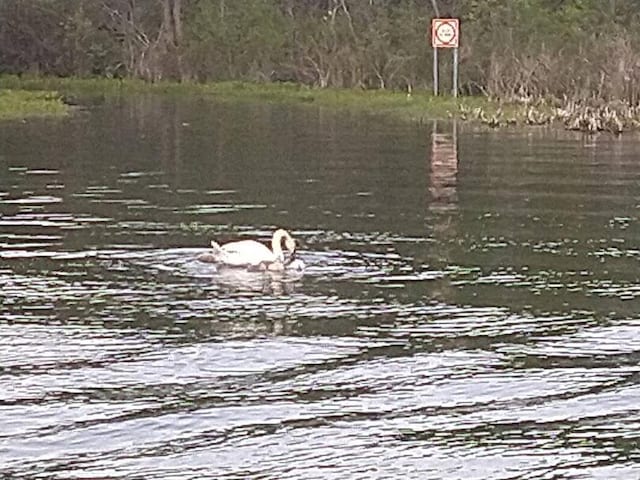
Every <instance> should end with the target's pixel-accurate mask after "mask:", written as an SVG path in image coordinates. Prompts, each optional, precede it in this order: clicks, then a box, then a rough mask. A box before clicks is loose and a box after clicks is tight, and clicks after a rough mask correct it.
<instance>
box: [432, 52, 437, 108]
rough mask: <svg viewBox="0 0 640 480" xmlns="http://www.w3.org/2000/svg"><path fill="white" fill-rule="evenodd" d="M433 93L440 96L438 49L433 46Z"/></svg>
mask: <svg viewBox="0 0 640 480" xmlns="http://www.w3.org/2000/svg"><path fill="white" fill-rule="evenodd" d="M433 94H434V95H435V96H436V97H437V96H438V49H437V48H435V47H434V48H433Z"/></svg>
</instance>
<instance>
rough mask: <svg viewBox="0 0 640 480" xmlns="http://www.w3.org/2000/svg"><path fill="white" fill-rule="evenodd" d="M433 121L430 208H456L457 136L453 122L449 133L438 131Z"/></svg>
mask: <svg viewBox="0 0 640 480" xmlns="http://www.w3.org/2000/svg"><path fill="white" fill-rule="evenodd" d="M436 127H437V123H436V122H434V125H433V133H432V136H431V168H430V170H429V193H430V194H431V204H430V208H431V209H437V210H450V209H454V208H456V203H457V200H458V198H457V193H456V181H457V176H458V146H457V143H458V138H457V129H456V124H455V122H454V123H453V130H452V132H451V133H438V132H437V128H436Z"/></svg>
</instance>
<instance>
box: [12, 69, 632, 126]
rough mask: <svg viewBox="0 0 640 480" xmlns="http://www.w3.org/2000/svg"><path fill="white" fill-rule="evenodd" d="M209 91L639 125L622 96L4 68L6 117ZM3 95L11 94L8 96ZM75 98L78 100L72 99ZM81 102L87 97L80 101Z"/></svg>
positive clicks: (336, 104)
mask: <svg viewBox="0 0 640 480" xmlns="http://www.w3.org/2000/svg"><path fill="white" fill-rule="evenodd" d="M144 93H153V94H166V95H190V94H197V95H204V96H211V97H213V98H215V99H216V100H218V101H233V102H266V103H282V104H287V103H289V104H307V105H314V106H319V107H327V108H334V109H338V110H351V111H360V112H363V113H367V114H374V115H387V116H394V117H396V118H398V119H400V120H404V121H409V122H417V123H423V122H426V121H430V120H444V119H458V120H462V121H465V122H471V123H476V124H481V125H485V126H487V127H488V128H495V129H503V128H509V127H527V126H551V127H552V128H563V129H565V130H574V131H582V132H586V133H590V134H595V133H598V132H610V133H612V134H615V135H619V134H621V133H623V132H626V131H632V130H638V129H640V107H635V106H629V105H626V104H622V103H620V102H617V103H616V102H606V101H600V102H597V101H594V102H591V103H590V104H584V103H577V102H569V101H564V102H558V101H555V102H552V101H547V100H544V99H530V98H527V99H521V100H519V101H510V102H507V101H503V100H497V99H490V98H488V97H483V96H476V97H468V96H463V97H457V98H454V97H452V96H437V97H436V96H434V95H432V94H431V93H429V92H426V91H422V90H420V91H413V92H402V91H391V90H364V89H335V88H317V87H308V86H304V85H300V84H294V83H248V82H235V81H232V82H215V83H179V82H170V81H166V82H165V81H162V82H155V83H150V82H146V81H143V80H138V79H106V78H58V77H37V76H21V77H18V76H9V75H5V76H0V119H12V118H13V119H21V118H26V117H34V116H52V115H53V116H60V115H67V114H68V113H69V111H70V110H71V108H72V107H71V106H70V105H69V101H68V100H65V99H69V98H71V99H73V98H74V97H75V98H79V99H81V98H82V97H85V98H90V97H96V96H119V95H128V94H144ZM3 99H5V102H3ZM71 103H73V102H71ZM80 103H81V102H80Z"/></svg>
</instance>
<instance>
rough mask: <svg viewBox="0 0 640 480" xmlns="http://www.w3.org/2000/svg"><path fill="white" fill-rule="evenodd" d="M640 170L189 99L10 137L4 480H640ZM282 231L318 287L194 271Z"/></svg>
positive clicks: (27, 126) (361, 121) (13, 132)
mask: <svg viewBox="0 0 640 480" xmlns="http://www.w3.org/2000/svg"><path fill="white" fill-rule="evenodd" d="M639 151H640V138H638V137H637V136H634V135H627V136H624V137H622V138H615V137H613V136H609V135H604V134H603V135H598V136H595V137H590V136H583V135H582V134H573V133H567V132H563V131H558V130H552V129H526V130H522V129H513V130H508V129H507V130H502V131H489V130H484V129H480V128H474V127H472V126H469V125H461V124H458V125H456V124H453V123H451V122H442V121H441V122H427V123H426V124H423V125H418V124H409V123H403V122H402V121H399V120H394V119H393V118H387V117H383V118H380V117H372V116H367V115H362V114H356V113H352V112H336V111H332V110H326V109H322V108H315V107H313V106H282V105H269V104H254V103H249V102H247V103H241V104H237V103H228V102H217V101H215V100H212V99H211V98H204V97H189V96H182V97H160V96H152V95H151V96H144V95H143V96H132V97H124V98H120V99H115V100H105V101H95V102H93V103H91V104H89V105H88V106H87V107H86V108H83V109H80V110H78V111H77V112H75V113H74V114H73V115H72V116H71V117H69V118H67V119H63V120H51V119H50V120H29V121H27V122H3V123H0V301H1V305H0V346H1V348H0V419H1V420H0V424H1V426H0V476H2V477H3V478H5V477H6V478H20V477H29V478H53V479H69V478H101V479H106V478H109V479H121V478H131V479H143V478H145V479H146V478H162V479H194V480H196V479H203V478H216V479H336V480H338V479H339V480H343V479H383V478H385V479H386V478H403V479H428V478H429V479H464V480H472V479H478V480H481V479H515V478H518V479H521V478H531V479H533V478H545V479H578V478H580V479H582V478H600V479H610V478H617V479H619V478H629V479H637V478H640V447H639V444H640V407H639V405H640V366H639V360H640V320H639V318H638V315H639V314H638V312H639V311H640V308H639V307H640V302H639V300H640V298H639V297H640V281H639V276H638V265H639V261H640V223H639V218H638V217H639V215H638V214H639V207H640V161H639V160H638V152H639ZM277 227H284V228H286V229H288V230H289V231H290V232H291V233H292V234H293V235H294V237H295V238H296V239H297V241H298V244H299V252H298V258H300V259H302V260H303V261H304V262H305V264H306V270H305V271H304V273H303V274H290V273H281V272H246V271H231V272H230V271H228V270H226V271H225V270H222V269H218V268H216V266H215V265H213V264H210V263H203V262H200V261H198V260H197V256H198V255H199V254H201V253H204V252H207V251H209V243H210V241H211V240H212V239H216V240H217V241H220V242H225V241H231V240H237V239H248V238H252V239H256V240H260V241H263V242H265V243H268V242H269V239H270V237H271V233H272V232H273V231H274V229H275V228H277Z"/></svg>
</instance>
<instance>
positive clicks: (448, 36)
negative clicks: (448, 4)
mask: <svg viewBox="0 0 640 480" xmlns="http://www.w3.org/2000/svg"><path fill="white" fill-rule="evenodd" d="M459 34H460V22H459V20H458V19H457V18H434V19H433V20H432V21H431V46H432V47H433V48H458V39H459V37H460V35H459Z"/></svg>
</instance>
